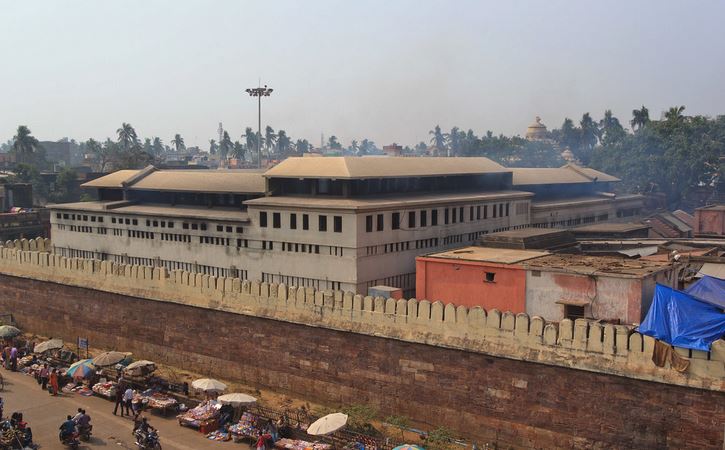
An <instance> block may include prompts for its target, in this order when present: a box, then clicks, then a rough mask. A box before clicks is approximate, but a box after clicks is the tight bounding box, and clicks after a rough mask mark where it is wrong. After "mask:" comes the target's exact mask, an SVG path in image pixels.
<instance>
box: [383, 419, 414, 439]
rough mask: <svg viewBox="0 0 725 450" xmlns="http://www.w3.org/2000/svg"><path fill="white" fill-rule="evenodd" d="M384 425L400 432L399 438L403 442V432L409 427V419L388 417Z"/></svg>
mask: <svg viewBox="0 0 725 450" xmlns="http://www.w3.org/2000/svg"><path fill="white" fill-rule="evenodd" d="M385 423H387V424H388V425H389V426H390V427H392V428H395V429H397V430H398V431H400V438H401V439H402V440H405V430H407V429H408V428H409V427H410V419H408V418H407V417H405V416H388V417H387V418H386V419H385Z"/></svg>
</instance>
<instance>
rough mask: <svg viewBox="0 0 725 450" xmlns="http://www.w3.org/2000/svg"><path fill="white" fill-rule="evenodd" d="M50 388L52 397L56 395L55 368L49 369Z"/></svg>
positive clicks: (56, 376) (56, 373)
mask: <svg viewBox="0 0 725 450" xmlns="http://www.w3.org/2000/svg"><path fill="white" fill-rule="evenodd" d="M50 390H51V392H52V393H53V396H54V397H57V396H58V370H57V369H55V368H54V369H53V370H51V371H50Z"/></svg>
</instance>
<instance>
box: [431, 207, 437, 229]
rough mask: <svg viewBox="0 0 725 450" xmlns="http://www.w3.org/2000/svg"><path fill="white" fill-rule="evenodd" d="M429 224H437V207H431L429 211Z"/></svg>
mask: <svg viewBox="0 0 725 450" xmlns="http://www.w3.org/2000/svg"><path fill="white" fill-rule="evenodd" d="M430 224H431V225H432V226H436V225H438V210H437V209H433V210H431V212H430Z"/></svg>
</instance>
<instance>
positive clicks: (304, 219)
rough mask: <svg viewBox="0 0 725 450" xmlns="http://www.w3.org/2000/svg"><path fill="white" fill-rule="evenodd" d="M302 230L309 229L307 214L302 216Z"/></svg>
mask: <svg viewBox="0 0 725 450" xmlns="http://www.w3.org/2000/svg"><path fill="white" fill-rule="evenodd" d="M302 229H303V230H309V229H310V216H309V215H308V214H302Z"/></svg>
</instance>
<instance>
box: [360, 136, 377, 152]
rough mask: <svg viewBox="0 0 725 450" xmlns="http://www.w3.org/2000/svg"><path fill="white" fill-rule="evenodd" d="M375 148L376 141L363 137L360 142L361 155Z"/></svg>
mask: <svg viewBox="0 0 725 450" xmlns="http://www.w3.org/2000/svg"><path fill="white" fill-rule="evenodd" d="M373 149H375V143H374V142H373V141H369V140H367V139H363V140H362V142H361V143H360V154H361V155H367V154H369V153H370V152H371V151H373Z"/></svg>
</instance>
